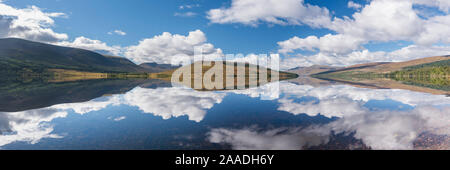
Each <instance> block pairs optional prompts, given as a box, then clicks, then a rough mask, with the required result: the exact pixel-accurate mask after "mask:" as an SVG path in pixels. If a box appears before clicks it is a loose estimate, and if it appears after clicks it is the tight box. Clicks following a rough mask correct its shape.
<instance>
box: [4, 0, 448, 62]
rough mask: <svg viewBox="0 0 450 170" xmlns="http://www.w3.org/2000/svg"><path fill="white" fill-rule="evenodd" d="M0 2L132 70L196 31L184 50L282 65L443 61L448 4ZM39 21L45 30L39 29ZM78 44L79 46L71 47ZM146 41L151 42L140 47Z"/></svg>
mask: <svg viewBox="0 0 450 170" xmlns="http://www.w3.org/2000/svg"><path fill="white" fill-rule="evenodd" d="M0 4H3V6H7V7H10V8H13V9H17V10H22V11H26V10H27V9H28V10H29V9H30V8H32V6H35V7H37V9H35V10H37V11H41V12H43V13H44V14H42V17H41V18H39V17H36V18H34V20H37V21H33V22H36V23H35V24H34V25H32V26H30V28H31V29H34V30H36V29H44V30H45V29H49V30H51V33H50V34H51V35H52V34H55V36H57V37H56V38H51V40H52V41H48V42H49V43H54V44H57V45H66V46H73V47H79V48H86V49H90V50H95V51H102V52H105V53H113V54H115V55H120V56H124V57H127V58H130V59H131V60H133V61H134V62H137V63H139V62H160V63H167V62H168V60H166V59H167V58H170V57H171V56H173V55H174V54H176V53H178V52H179V51H177V50H175V51H173V50H172V51H168V50H167V49H152V47H149V46H155V45H161V46H166V47H167V48H170V47H172V46H171V45H174V44H162V43H160V42H154V41H161V40H160V39H154V37H155V36H160V35H162V34H163V32H168V33H170V35H167V37H169V38H174V37H175V35H176V34H178V35H181V36H186V37H187V36H188V35H189V32H193V31H196V30H199V31H200V32H201V33H202V34H200V33H199V34H196V36H198V37H200V38H205V39H207V40H205V41H201V42H196V43H194V45H192V43H190V42H189V40H186V42H185V43H184V45H186V47H184V46H183V48H182V49H183V50H186V49H187V48H192V46H202V45H212V46H213V47H214V49H212V50H210V51H209V52H206V53H208V54H213V53H214V54H216V53H221V54H231V53H243V54H245V55H247V54H261V53H266V54H267V53H280V55H281V56H282V58H283V59H284V61H283V62H282V63H284V65H283V67H286V68H292V67H296V66H309V65H313V64H323V65H351V64H357V63H363V62H372V61H402V60H409V59H414V58H420V57H429V56H433V55H448V54H450V52H449V51H450V48H449V43H450V40H449V39H448V38H445V37H450V31H448V30H450V21H449V20H450V19H449V18H450V16H449V15H448V13H449V6H450V3H448V2H446V1H445V0H431V1H423V0H400V1H397V2H395V1H386V0H372V1H369V0H359V1H358V0H352V1H348V0H340V1H324V0H305V1H303V0H279V1H274V0H260V1H258V0H223V1H219V0H215V1H211V0H164V1H156V0H139V1H138V0H136V1H127V2H126V1H121V0H76V1H73V0H14V1H13V0H3V2H2V1H1V0H0ZM283 4H291V5H283ZM3 8H5V7H3ZM213 10H216V12H217V13H215V14H213V13H212V11H213ZM16 13H17V14H16ZM16 13H15V12H14V11H13V12H10V13H6V12H3V13H2V12H0V17H1V16H3V20H5V16H13V19H16V20H20V18H21V17H24V16H26V15H25V14H23V15H22V14H19V13H18V12H16ZM51 13H58V14H60V15H57V16H56V14H55V15H51ZM378 13H379V14H378ZM355 16H357V17H356V18H355ZM14 17H17V18H19V19H17V18H14ZM45 17H48V18H50V19H51V20H53V21H52V23H47V24H42V22H41V21H42V20H45ZM1 20H2V18H0V21H1ZM24 20H25V21H24V22H29V20H26V19H24ZM371 20H373V22H372V21H371ZM6 21H7V22H6ZM6 21H5V22H6V23H10V25H9V29H10V30H7V31H4V32H6V33H3V35H2V33H1V31H0V37H18V38H25V39H31V40H36V41H43V42H47V41H46V40H48V38H45V39H44V40H42V39H38V38H36V37H39V36H35V35H30V34H34V33H31V31H30V32H26V33H23V32H17V31H15V29H13V27H14V20H13V21H12V22H10V20H6ZM0 23H1V22H0ZM30 23H31V22H30ZM372 23H373V24H374V25H373V26H370V24H372ZM25 25H26V24H25ZM0 26H1V24H0ZM7 28H8V27H7ZM391 28H392V29H391ZM0 29H1V27H0ZM443 29H444V31H443ZM445 29H447V31H445ZM116 30H117V32H119V31H120V32H123V33H125V34H124V35H119V34H117V33H114V31H116ZM435 30H439V31H435ZM8 31H9V32H8ZM47 31H48V30H47ZM433 32H437V33H435V34H433ZM438 33H439V35H436V34H438ZM58 34H64V35H58ZM47 35H48V34H46V36H47ZM327 35H328V36H327ZM196 36H193V37H196ZM310 36H314V37H310ZM30 37H31V38H30ZM79 37H84V38H85V39H83V40H84V41H81V39H80V41H78V42H75V40H76V39H77V38H79ZM198 37H197V38H198ZM295 37H297V38H295ZM308 37H309V38H308ZM442 37H444V38H442ZM146 39H147V40H151V39H154V41H148V42H147V43H142V42H140V41H142V40H146ZM193 39H195V38H193ZM90 40H96V42H95V43H94V45H93V44H92V43H90V44H80V43H81V42H87V41H90ZM171 42H172V41H171ZM103 43H104V46H101V45H99V44H103ZM166 43H170V42H166ZM175 44H179V43H175ZM189 45H192V46H189ZM106 46H107V47H106ZM132 46H134V47H135V48H133V49H134V50H133V51H131V52H130V50H129V49H130V48H129V47H132ZM110 48H114V50H115V51H114V50H111V49H110ZM176 48H179V46H176ZM219 49H220V50H219ZM158 50H160V51H158ZM161 50H163V51H161ZM111 51H114V52H111ZM188 51H189V50H188ZM418 51H419V52H418Z"/></svg>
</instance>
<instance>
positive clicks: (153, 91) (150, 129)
mask: <svg viewBox="0 0 450 170" xmlns="http://www.w3.org/2000/svg"><path fill="white" fill-rule="evenodd" d="M299 82H308V81H298V80H297V81H282V82H277V83H270V84H265V85H263V86H260V87H255V88H250V89H245V90H229V91H196V90H193V89H191V88H188V87H178V86H177V87H173V86H172V85H171V84H170V83H166V82H161V81H158V80H89V81H79V82H65V83H50V84H49V83H44V82H32V83H16V84H14V83H11V84H9V85H8V86H3V87H2V88H1V91H0V94H1V97H0V103H1V104H0V148H1V149H288V150H301V149H450V138H449V135H450V98H449V97H446V96H445V95H435V94H430V93H423V92H414V91H408V90H401V89H370V88H360V87H355V86H351V85H346V84H339V83H335V82H328V83H323V82H321V83H319V84H315V83H299Z"/></svg>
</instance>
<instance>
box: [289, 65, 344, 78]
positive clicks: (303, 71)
mask: <svg viewBox="0 0 450 170" xmlns="http://www.w3.org/2000/svg"><path fill="white" fill-rule="evenodd" d="M337 69H339V67H333V66H323V65H313V66H310V67H297V68H293V69H290V70H288V72H291V73H296V74H298V75H300V76H309V75H313V74H317V73H320V72H325V71H333V70H337Z"/></svg>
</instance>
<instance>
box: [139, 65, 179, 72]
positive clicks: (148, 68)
mask: <svg viewBox="0 0 450 170" xmlns="http://www.w3.org/2000/svg"><path fill="white" fill-rule="evenodd" d="M139 66H140V67H141V68H143V69H145V70H146V71H147V72H149V73H159V72H164V71H168V70H173V69H177V68H180V67H181V66H173V65H171V64H157V63H142V64H140V65H139Z"/></svg>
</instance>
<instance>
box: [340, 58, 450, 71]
mask: <svg viewBox="0 0 450 170" xmlns="http://www.w3.org/2000/svg"><path fill="white" fill-rule="evenodd" d="M448 59H450V56H435V57H426V58H420V59H415V60H410V61H404V62H390V63H382V62H380V63H366V64H358V65H353V66H349V67H345V68H342V69H337V70H336V71H334V73H337V72H346V71H360V72H373V73H390V72H393V71H399V70H401V69H402V68H404V67H409V66H415V65H420V64H426V63H432V62H436V61H442V60H448Z"/></svg>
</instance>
